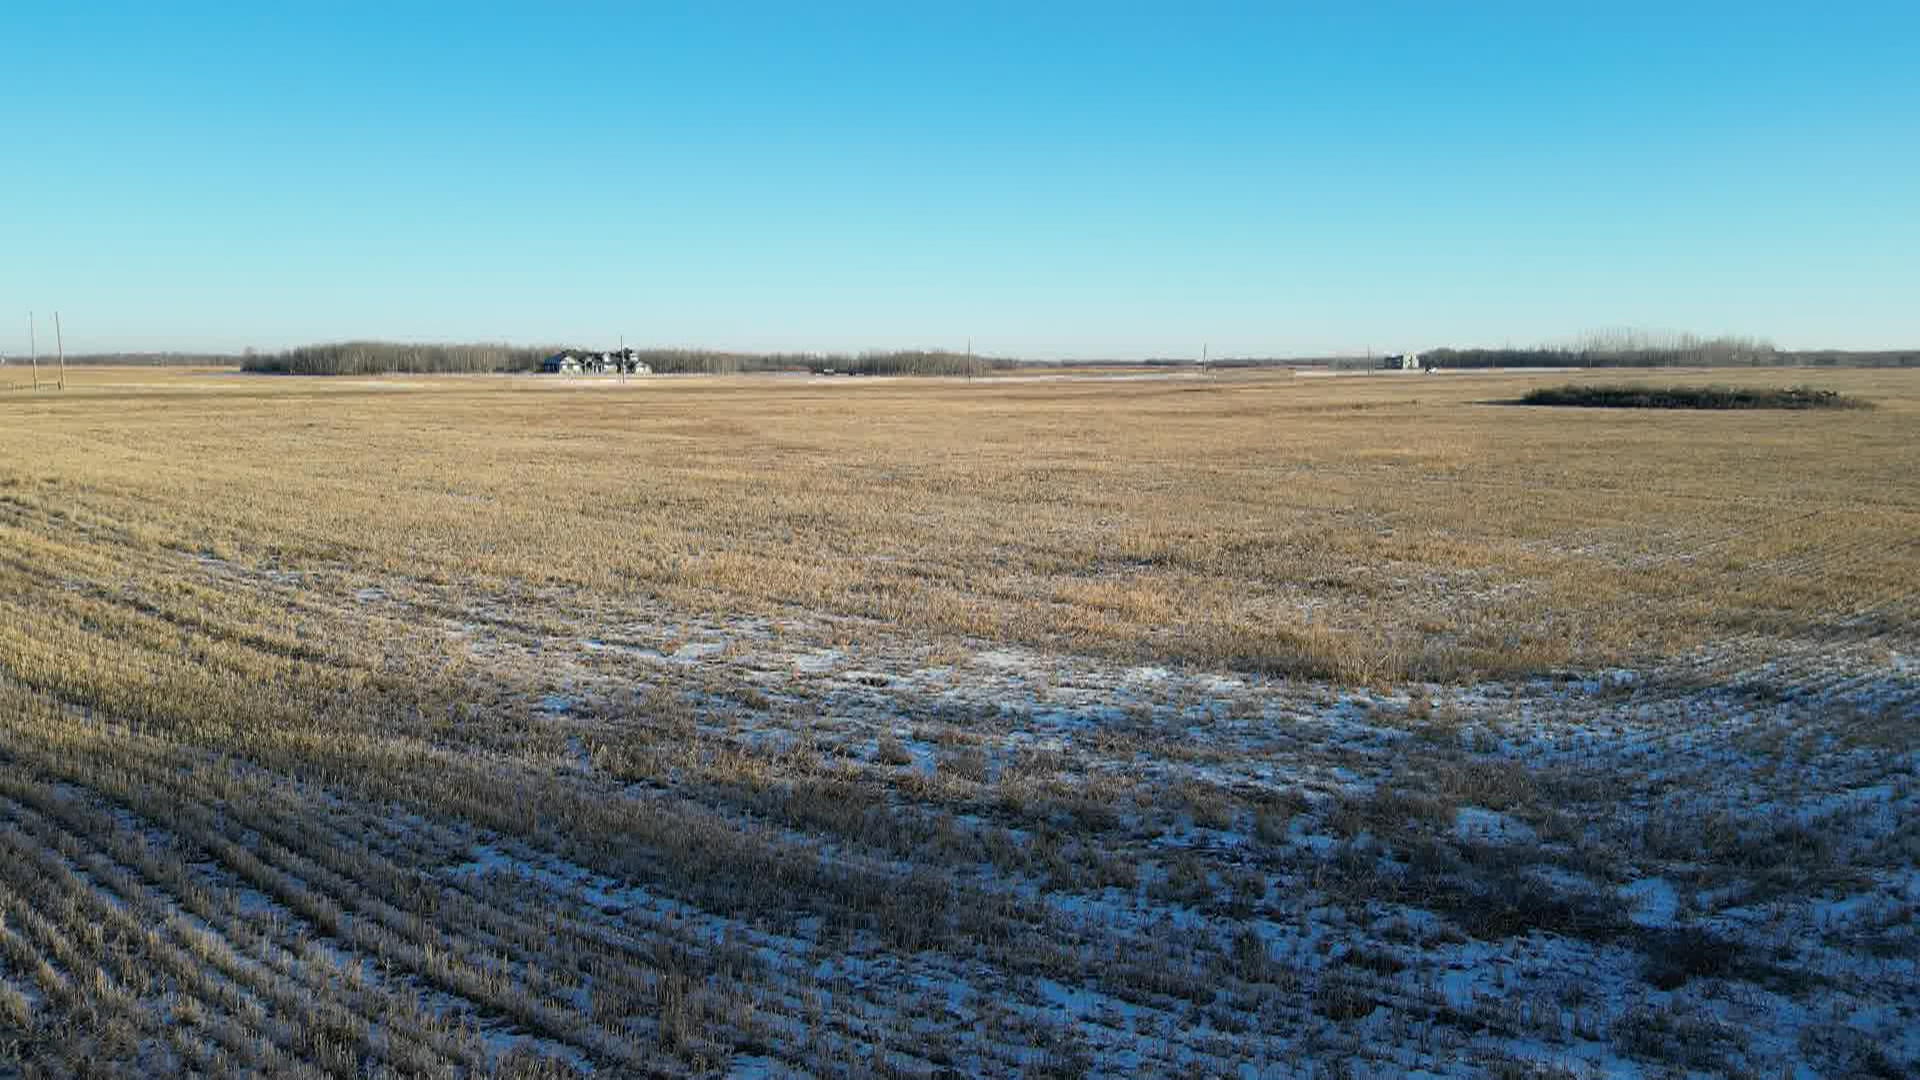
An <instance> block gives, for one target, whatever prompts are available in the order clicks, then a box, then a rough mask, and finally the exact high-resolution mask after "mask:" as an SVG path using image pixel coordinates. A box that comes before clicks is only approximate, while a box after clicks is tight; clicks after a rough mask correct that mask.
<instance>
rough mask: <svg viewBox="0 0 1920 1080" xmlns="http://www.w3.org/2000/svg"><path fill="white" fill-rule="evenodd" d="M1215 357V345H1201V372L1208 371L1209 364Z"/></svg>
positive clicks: (1203, 373)
mask: <svg viewBox="0 0 1920 1080" xmlns="http://www.w3.org/2000/svg"><path fill="white" fill-rule="evenodd" d="M1212 359H1213V346H1212V344H1210V343H1207V344H1202V345H1201V346H1200V374H1202V375H1205V374H1206V373H1207V364H1208V363H1209V362H1211V361H1212Z"/></svg>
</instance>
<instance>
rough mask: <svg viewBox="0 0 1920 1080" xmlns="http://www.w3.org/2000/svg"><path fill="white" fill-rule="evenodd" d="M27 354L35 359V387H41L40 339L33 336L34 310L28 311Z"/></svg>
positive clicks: (36, 388)
mask: <svg viewBox="0 0 1920 1080" xmlns="http://www.w3.org/2000/svg"><path fill="white" fill-rule="evenodd" d="M27 355H28V356H29V357H31V358H32V360H33V388H34V389H35V390H38V389H40V341H39V339H38V338H36V337H34V336H33V312H31V311H29V312H27Z"/></svg>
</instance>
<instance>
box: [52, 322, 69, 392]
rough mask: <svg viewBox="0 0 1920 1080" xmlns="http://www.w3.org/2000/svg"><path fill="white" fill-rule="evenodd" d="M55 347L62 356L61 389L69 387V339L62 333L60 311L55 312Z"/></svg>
mask: <svg viewBox="0 0 1920 1080" xmlns="http://www.w3.org/2000/svg"><path fill="white" fill-rule="evenodd" d="M53 347H54V350H55V351H56V352H57V353H58V354H59V356H60V389H62V390H65V389H66V388H67V339H66V337H65V336H64V335H62V334H61V333H60V313H59V312H57V311H56V312H54V313H53Z"/></svg>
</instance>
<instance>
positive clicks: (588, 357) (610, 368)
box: [540, 348, 653, 375]
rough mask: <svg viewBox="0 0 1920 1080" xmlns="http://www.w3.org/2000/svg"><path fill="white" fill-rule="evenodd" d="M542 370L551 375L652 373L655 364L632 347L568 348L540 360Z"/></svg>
mask: <svg viewBox="0 0 1920 1080" xmlns="http://www.w3.org/2000/svg"><path fill="white" fill-rule="evenodd" d="M540 370H541V371H543V372H546V373H547V374H549V375H581V374H593V375H651V374H653V365H651V364H649V363H647V362H646V361H645V360H642V359H640V354H639V352H638V350H635V349H632V348H622V349H612V350H609V351H607V352H592V351H587V350H580V349H568V350H566V351H565V352H557V353H554V354H553V355H552V356H549V357H547V358H546V359H545V360H542V361H540Z"/></svg>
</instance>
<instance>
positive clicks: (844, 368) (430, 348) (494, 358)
mask: <svg viewBox="0 0 1920 1080" xmlns="http://www.w3.org/2000/svg"><path fill="white" fill-rule="evenodd" d="M563 349H564V347H562V346H518V345H438V344H405V343H401V342H391V341H346V342H338V343H333V344H325V345H302V346H300V347H298V348H293V349H287V350H286V351H284V352H278V353H272V354H261V355H257V356H247V357H244V358H243V359H242V361H241V369H242V370H244V371H256V372H267V373H272V374H280V375H378V374H383V373H387V372H393V373H399V374H429V373H443V374H471V373H490V372H526V371H539V370H540V362H541V361H542V360H545V359H546V358H547V357H549V356H552V355H553V354H554V353H557V352H561V351H563ZM575 351H580V350H575ZM587 351H591V350H587ZM636 352H637V355H638V357H639V359H641V360H644V361H646V363H647V364H648V365H649V366H650V367H652V368H653V370H654V371H655V372H657V373H660V374H682V373H697V374H708V375H725V374H732V373H735V372H748V371H811V372H816V373H824V372H835V373H845V374H850V375H970V374H976V373H979V372H984V371H991V370H999V369H1005V368H1010V367H1014V366H1016V365H1017V364H1018V363H1019V361H1017V360H1012V359H1009V358H1006V357H998V356H971V355H968V354H966V353H956V352H947V351H943V350H906V351H896V352H863V353H858V354H851V353H740V352H720V351H715V350H709V349H640V350H637V351H636ZM223 359H224V360H225V362H228V363H231V362H232V360H233V358H232V357H225V358H223Z"/></svg>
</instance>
